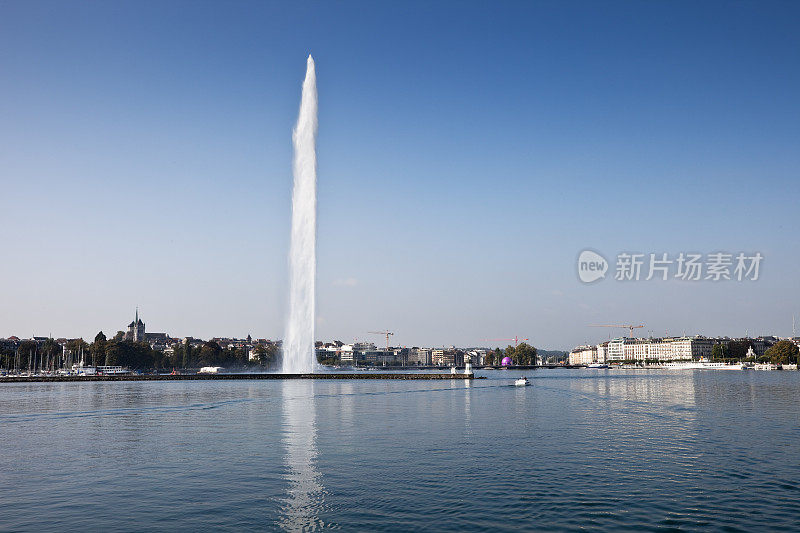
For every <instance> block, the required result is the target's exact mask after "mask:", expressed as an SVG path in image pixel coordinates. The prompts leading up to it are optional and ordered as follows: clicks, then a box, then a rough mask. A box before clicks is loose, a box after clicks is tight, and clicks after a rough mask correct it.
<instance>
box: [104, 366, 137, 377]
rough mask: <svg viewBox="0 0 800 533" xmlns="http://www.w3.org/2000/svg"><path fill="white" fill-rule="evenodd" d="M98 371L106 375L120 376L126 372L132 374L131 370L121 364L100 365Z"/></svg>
mask: <svg viewBox="0 0 800 533" xmlns="http://www.w3.org/2000/svg"><path fill="white" fill-rule="evenodd" d="M97 373H98V374H102V375H104V376H119V375H124V374H130V373H131V371H130V370H128V369H127V368H123V367H121V366H98V367H97Z"/></svg>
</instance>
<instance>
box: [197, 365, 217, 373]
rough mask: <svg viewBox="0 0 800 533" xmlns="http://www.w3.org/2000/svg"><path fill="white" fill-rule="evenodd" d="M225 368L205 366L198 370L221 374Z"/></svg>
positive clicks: (199, 371)
mask: <svg viewBox="0 0 800 533" xmlns="http://www.w3.org/2000/svg"><path fill="white" fill-rule="evenodd" d="M223 370H224V368H222V367H221V366H204V367H203V368H201V369H200V370H198V371H197V373H198V374H221V373H222V371H223Z"/></svg>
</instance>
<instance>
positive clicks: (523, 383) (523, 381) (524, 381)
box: [514, 376, 531, 387]
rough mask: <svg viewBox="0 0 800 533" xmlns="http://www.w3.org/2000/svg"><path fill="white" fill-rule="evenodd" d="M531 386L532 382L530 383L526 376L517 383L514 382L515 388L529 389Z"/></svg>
mask: <svg viewBox="0 0 800 533" xmlns="http://www.w3.org/2000/svg"><path fill="white" fill-rule="evenodd" d="M530 384H531V382H530V381H528V378H526V377H525V376H523V377H521V378H519V379H518V380H517V381H515V382H514V386H515V387H527V386H528V385H530Z"/></svg>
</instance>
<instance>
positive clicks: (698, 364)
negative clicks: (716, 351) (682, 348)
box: [664, 360, 746, 370]
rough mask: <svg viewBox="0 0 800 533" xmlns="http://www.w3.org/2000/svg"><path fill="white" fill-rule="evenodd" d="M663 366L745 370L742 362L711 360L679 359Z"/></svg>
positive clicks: (680, 368) (683, 368)
mask: <svg viewBox="0 0 800 533" xmlns="http://www.w3.org/2000/svg"><path fill="white" fill-rule="evenodd" d="M664 368H668V369H670V370H745V368H746V367H745V366H744V364H742V363H736V364H733V365H729V364H727V363H719V362H718V363H712V362H711V361H702V360H701V361H681V362H670V363H664Z"/></svg>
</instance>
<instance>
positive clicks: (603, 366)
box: [586, 363, 608, 368]
mask: <svg viewBox="0 0 800 533" xmlns="http://www.w3.org/2000/svg"><path fill="white" fill-rule="evenodd" d="M586 368H608V365H607V364H605V363H590V364H588V365H586Z"/></svg>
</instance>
